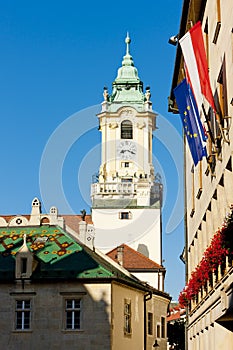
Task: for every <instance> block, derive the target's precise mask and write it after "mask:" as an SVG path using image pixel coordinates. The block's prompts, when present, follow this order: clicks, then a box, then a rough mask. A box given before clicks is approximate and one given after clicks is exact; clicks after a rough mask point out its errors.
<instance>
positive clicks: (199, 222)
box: [186, 0, 233, 350]
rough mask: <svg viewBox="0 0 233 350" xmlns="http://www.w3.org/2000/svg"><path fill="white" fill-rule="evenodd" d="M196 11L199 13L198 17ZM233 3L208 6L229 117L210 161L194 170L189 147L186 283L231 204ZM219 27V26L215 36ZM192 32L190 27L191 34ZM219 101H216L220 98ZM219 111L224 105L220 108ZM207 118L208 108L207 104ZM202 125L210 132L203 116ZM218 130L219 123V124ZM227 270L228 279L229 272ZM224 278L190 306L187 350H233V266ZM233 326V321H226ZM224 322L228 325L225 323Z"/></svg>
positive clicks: (213, 72)
mask: <svg viewBox="0 0 233 350" xmlns="http://www.w3.org/2000/svg"><path fill="white" fill-rule="evenodd" d="M200 3H203V4H204V1H201V2H198V1H195V0H194V1H190V5H189V6H190V9H191V10H190V11H189V16H188V20H192V21H193V24H195V23H196V21H197V20H198V15H197V13H198V12H197V11H196V10H195V9H197V8H198V7H200ZM195 11H196V12H195ZM232 18H233V2H232V1H231V0H224V1H223V0H214V1H213V0H207V2H206V6H205V10H204V15H203V19H202V30H203V35H204V41H205V45H206V51H207V57H208V63H209V75H210V81H211V87H212V91H213V94H214V95H215V101H217V99H218V98H219V99H220V100H221V93H222V92H221V90H222V89H223V86H222V85H223V84H222V83H221V72H222V71H224V70H225V76H226V81H225V82H224V84H225V90H226V91H224V93H225V97H224V98H225V104H226V107H225V111H223V116H222V121H221V123H222V131H221V134H220V135H221V136H220V138H219V140H218V145H220V147H218V148H216V147H215V146H216V145H217V137H219V134H217V133H216V134H215V135H214V137H215V141H214V142H212V144H211V142H210V141H209V140H208V142H207V148H208V153H209V158H208V159H203V160H202V162H200V163H199V164H198V165H197V166H196V167H194V166H193V163H192V160H191V157H190V152H189V149H188V146H187V145H186V179H187V188H186V193H187V250H188V278H190V277H191V274H192V272H193V271H194V270H195V268H196V266H197V265H198V263H199V262H200V260H201V259H202V257H203V253H204V251H205V250H206V247H207V246H208V245H209V244H210V242H211V239H212V237H213V236H214V234H215V232H216V231H217V230H218V228H219V227H221V225H222V224H223V221H224V218H225V216H226V214H227V213H229V211H230V206H231V205H232V203H233V172H232V167H231V166H230V165H229V164H232V161H233V160H232V155H233V145H232V140H233V126H232V118H233V100H232V98H233V79H232V77H233V33H232V28H233V22H232ZM218 22H221V27H220V30H219V33H217V28H218ZM189 29H190V26H189V25H188V24H187V30H189ZM216 96H218V98H216ZM220 105H221V103H220ZM204 107H205V110H206V112H208V108H209V106H208V103H206V102H205V104H204ZM201 118H202V121H203V123H204V125H205V127H206V129H207V130H208V127H207V124H206V119H205V117H204V114H202V115H201ZM216 125H217V122H216ZM228 269H229V273H228V272H227V271H228ZM227 271H225V275H224V276H222V275H221V274H220V273H219V274H218V281H217V283H216V284H215V286H214V288H212V290H210V287H209V289H208V291H203V292H202V293H201V292H200V293H199V295H198V301H192V302H191V307H190V310H189V318H188V322H189V324H188V337H187V339H188V349H189V350H204V349H211V350H217V349H218V350H223V349H230V348H232V344H233V333H232V331H229V330H228V328H227V325H226V323H222V325H220V323H221V318H222V317H224V315H225V313H226V310H227V309H228V308H229V307H230V306H231V307H232V295H233V294H232V287H231V284H232V275H231V272H230V271H232V266H228V267H227ZM228 318H229V322H233V316H232V314H231V316H228ZM225 321H226V319H225Z"/></svg>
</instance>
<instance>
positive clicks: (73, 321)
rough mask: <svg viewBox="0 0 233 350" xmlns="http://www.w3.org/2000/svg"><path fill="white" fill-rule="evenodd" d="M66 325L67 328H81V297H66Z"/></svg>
mask: <svg viewBox="0 0 233 350" xmlns="http://www.w3.org/2000/svg"><path fill="white" fill-rule="evenodd" d="M65 312H66V325H65V328H66V329H69V330H77V329H81V299H66V310H65Z"/></svg>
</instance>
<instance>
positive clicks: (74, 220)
mask: <svg viewBox="0 0 233 350" xmlns="http://www.w3.org/2000/svg"><path fill="white" fill-rule="evenodd" d="M60 216H62V217H63V218H64V220H65V224H66V225H67V226H69V227H70V228H71V229H72V230H74V231H75V232H77V233H79V222H80V221H81V220H82V215H60ZM85 221H86V223H87V224H92V219H91V215H86V216H85Z"/></svg>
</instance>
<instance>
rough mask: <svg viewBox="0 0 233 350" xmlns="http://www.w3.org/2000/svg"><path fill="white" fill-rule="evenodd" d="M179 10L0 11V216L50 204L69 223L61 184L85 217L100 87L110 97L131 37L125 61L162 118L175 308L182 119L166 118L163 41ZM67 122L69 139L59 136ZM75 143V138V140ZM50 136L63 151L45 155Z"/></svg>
mask: <svg viewBox="0 0 233 350" xmlns="http://www.w3.org/2000/svg"><path fill="white" fill-rule="evenodd" d="M181 7H182V0H177V1H174V0H167V1H166V0H164V1H152V0H151V1H146V2H144V3H143V2H142V1H130V0H129V1H127V2H125V1H122V0H119V1H117V2H115V3H114V2H113V3H111V6H110V3H109V2H106V1H102V2H97V1H88V2H87V1H86V2H83V1H82V2H78V1H72V0H68V1H64V2H63V1H43V0H42V1H21V2H18V1H16V0H15V1H12V0H9V1H7V2H3V1H1V2H0V42H1V61H0V62H1V68H0V101H1V102H0V113H1V122H2V132H1V138H0V149H1V174H0V193H1V200H0V213H1V214H26V213H29V212H30V205H31V201H32V199H33V198H34V197H35V196H37V197H39V198H40V199H41V200H42V201H43V210H47V209H48V208H47V205H50V204H51V205H56V206H57V207H58V209H59V211H60V212H61V213H65V212H64V211H65V210H66V209H67V206H66V205H64V206H63V203H62V200H61V198H60V197H59V191H58V192H57V193H56V191H54V189H53V191H52V193H50V192H51V191H50V189H51V188H52V187H53V179H54V183H56V181H55V180H57V181H60V186H61V187H62V190H63V193H64V196H65V198H66V201H67V203H68V205H69V208H70V212H75V213H78V214H79V213H80V210H81V209H83V208H86V210H87V211H89V208H90V200H89V192H90V183H91V174H92V173H94V172H95V171H98V166H99V162H100V157H99V156H100V154H99V146H98V145H99V142H100V135H99V132H98V130H97V117H96V116H95V111H98V109H99V108H100V103H101V102H102V93H103V87H104V86H108V88H109V90H111V84H112V82H113V80H114V79H115V77H116V73H117V69H118V67H119V66H120V65H121V61H122V57H123V55H124V54H125V43H124V40H125V36H126V32H127V31H129V33H130V37H131V45H130V52H131V55H132V56H133V59H134V63H135V66H136V67H137V69H138V72H139V77H140V78H141V80H142V81H143V83H144V87H146V86H148V85H149V86H150V88H151V94H152V96H151V100H152V102H153V109H154V110H155V111H156V112H158V114H159V115H158V120H157V126H158V128H159V129H158V130H157V131H156V132H155V134H154V141H153V147H154V149H153V153H154V157H155V166H156V168H157V170H158V171H159V172H160V173H161V175H162V178H163V182H164V188H165V201H164V209H163V258H164V260H165V261H164V265H165V267H166V268H167V275H166V284H165V287H166V291H167V292H169V293H170V294H171V295H172V296H173V298H174V299H177V298H178V294H179V291H180V290H181V289H183V286H184V266H183V264H182V262H181V261H180V259H179V255H180V253H181V252H182V249H183V244H184V240H183V222H182V221H181V219H182V214H183V212H182V188H181V184H182V147H181V144H180V139H179V138H176V135H175V132H176V131H177V133H178V135H179V134H180V135H181V122H180V119H179V116H174V115H172V114H170V113H168V112H167V97H168V95H169V92H170V86H171V79H172V72H173V67H174V61H175V52H176V48H175V47H174V46H171V45H169V44H168V39H169V37H170V36H172V35H175V34H177V32H178V29H179V21H180V15H181ZM92 113H93V116H91V118H93V119H90V114H92ZM74 115H76V116H77V118H76V121H75V122H73V119H72V117H71V116H74ZM69 118H70V119H69ZM88 118H89V120H91V122H90V123H91V124H90V125H89V124H88V122H89V121H88V120H87V119H88ZM67 120H69V121H71V124H70V126H69V127H70V134H69V133H68V134H65V132H67V131H65V129H64V128H65V127H66V121H67ZM69 127H68V129H69ZM68 129H67V130H68ZM80 130H82V133H81V131H80ZM58 132H60V134H59V135H58V134H57V133H58ZM76 133H77V135H79V136H80V137H77V138H76V139H75V134H76ZM71 134H72V135H71ZM54 136H58V140H59V141H58V144H57V145H55V146H53V152H52V154H51V152H50V154H49V155H48V153H46V150H47V148H46V144H47V145H48V142H50V140H53V137H54ZM65 139H66V142H67V143H66V147H67V149H65V150H63V151H64V155H63V156H62V157H61V152H60V148H59V147H62V146H63V145H64V144H65ZM42 155H46V157H47V158H48V159H47V160H48V163H46V162H45V161H44V158H43V156H42ZM49 157H51V158H49ZM51 159H52V160H51ZM56 161H57V162H60V163H61V169H60V173H59V174H58V173H56V171H54V172H53V169H54V168H53V162H54V164H55V163H56ZM46 164H47V165H46ZM41 168H42V170H41ZM46 171H47V174H48V175H47V178H48V181H47V182H46V181H45V180H46V175H45V174H46ZM41 173H42V175H43V178H42V180H41V178H40V176H41V175H40V174H41ZM46 193H49V196H50V197H49V198H45V197H46ZM177 198H178V202H179V203H178V204H179V206H177V204H176V200H177ZM50 202H51V203H50ZM173 210H175V214H172V211H173ZM174 215H175V216H174Z"/></svg>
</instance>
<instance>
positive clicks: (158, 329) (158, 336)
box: [156, 324, 161, 338]
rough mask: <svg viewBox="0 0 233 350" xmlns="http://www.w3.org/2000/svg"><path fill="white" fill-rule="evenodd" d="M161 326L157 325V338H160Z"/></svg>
mask: <svg viewBox="0 0 233 350" xmlns="http://www.w3.org/2000/svg"><path fill="white" fill-rule="evenodd" d="M160 328H161V327H160V324H157V327H156V335H157V338H160Z"/></svg>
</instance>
